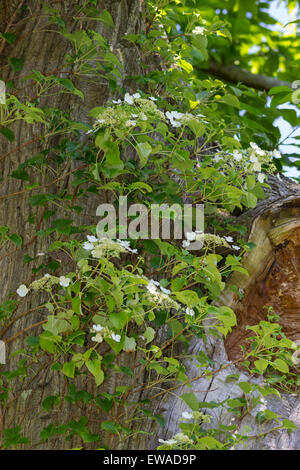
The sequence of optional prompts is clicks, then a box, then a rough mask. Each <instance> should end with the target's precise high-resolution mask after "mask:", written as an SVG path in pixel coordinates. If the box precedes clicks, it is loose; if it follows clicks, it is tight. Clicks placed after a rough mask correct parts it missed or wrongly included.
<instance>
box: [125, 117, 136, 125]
mask: <svg viewBox="0 0 300 470" xmlns="http://www.w3.org/2000/svg"><path fill="white" fill-rule="evenodd" d="M125 126H126V127H133V126H136V121H132V120H131V119H128V121H126V122H125Z"/></svg>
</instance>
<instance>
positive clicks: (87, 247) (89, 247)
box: [83, 242, 94, 251]
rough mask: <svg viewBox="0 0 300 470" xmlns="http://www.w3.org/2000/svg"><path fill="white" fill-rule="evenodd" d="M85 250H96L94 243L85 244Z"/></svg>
mask: <svg viewBox="0 0 300 470" xmlns="http://www.w3.org/2000/svg"><path fill="white" fill-rule="evenodd" d="M83 248H84V249H85V250H87V251H90V250H93V249H94V245H93V243H90V242H84V244H83Z"/></svg>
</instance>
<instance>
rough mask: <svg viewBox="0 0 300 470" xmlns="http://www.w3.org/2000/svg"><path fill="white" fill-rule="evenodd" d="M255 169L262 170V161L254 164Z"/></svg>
mask: <svg viewBox="0 0 300 470" xmlns="http://www.w3.org/2000/svg"><path fill="white" fill-rule="evenodd" d="M253 170H254V171H261V163H260V162H255V163H254V164H253Z"/></svg>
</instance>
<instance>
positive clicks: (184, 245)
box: [182, 240, 191, 248]
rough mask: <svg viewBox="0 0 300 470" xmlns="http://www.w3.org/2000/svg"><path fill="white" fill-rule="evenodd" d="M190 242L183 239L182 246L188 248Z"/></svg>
mask: <svg viewBox="0 0 300 470" xmlns="http://www.w3.org/2000/svg"><path fill="white" fill-rule="evenodd" d="M190 244H191V243H190V242H189V240H183V242H182V248H188V247H189V246H190Z"/></svg>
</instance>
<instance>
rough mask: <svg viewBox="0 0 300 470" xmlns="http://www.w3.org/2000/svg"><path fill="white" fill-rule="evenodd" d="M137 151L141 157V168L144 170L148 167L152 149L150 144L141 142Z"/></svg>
mask: <svg viewBox="0 0 300 470" xmlns="http://www.w3.org/2000/svg"><path fill="white" fill-rule="evenodd" d="M136 150H137V153H138V155H139V157H140V162H141V163H140V166H141V168H143V167H144V166H145V165H146V163H147V161H148V158H149V155H150V154H151V152H152V147H151V145H150V144H149V143H148V142H140V143H139V144H137V146H136Z"/></svg>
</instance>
